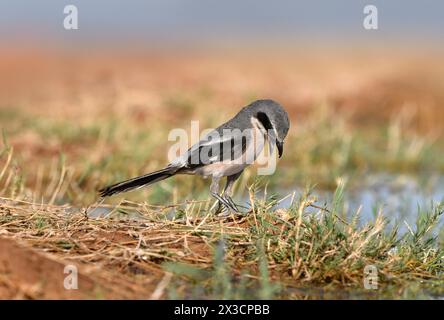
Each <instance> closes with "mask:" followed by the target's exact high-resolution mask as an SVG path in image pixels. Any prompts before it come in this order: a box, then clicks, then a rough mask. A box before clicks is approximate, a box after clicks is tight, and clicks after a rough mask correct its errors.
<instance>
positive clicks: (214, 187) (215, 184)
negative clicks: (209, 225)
mask: <svg viewBox="0 0 444 320" xmlns="http://www.w3.org/2000/svg"><path fill="white" fill-rule="evenodd" d="M219 180H220V178H219V177H214V176H213V180H212V181H211V186H210V193H211V195H212V196H213V197H214V198H216V200H217V201H218V203H219V207H218V208H217V212H218V211H219V210H220V209H221V208H220V207H221V205H222V206H223V207H225V209H230V210H233V211H236V209H234V208H232V206H231V204H230V203H229V202H228V201H227V200H225V199H224V198H222V197H221V196H220V195H219ZM222 211H226V210H224V208H222Z"/></svg>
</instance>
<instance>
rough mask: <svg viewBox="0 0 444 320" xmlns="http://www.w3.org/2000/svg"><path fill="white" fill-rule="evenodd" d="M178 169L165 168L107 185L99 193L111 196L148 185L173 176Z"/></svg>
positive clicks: (103, 195)
mask: <svg viewBox="0 0 444 320" xmlns="http://www.w3.org/2000/svg"><path fill="white" fill-rule="evenodd" d="M176 171H177V169H176V168H165V169H162V170H159V171H155V172H151V173H148V174H146V175H143V176H140V177H136V178H133V179H129V180H125V181H122V182H119V183H116V184H113V185H111V186H107V187H105V188H103V189H100V190H99V194H100V196H101V197H109V196H112V195H114V194H116V193H121V192H126V191H130V190H133V189H137V188H140V187H143V186H148V185H150V184H153V183H155V182H158V181H161V180H164V179H166V178H169V177H171V176H173V175H174V174H175V173H176Z"/></svg>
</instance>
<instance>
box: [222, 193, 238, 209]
mask: <svg viewBox="0 0 444 320" xmlns="http://www.w3.org/2000/svg"><path fill="white" fill-rule="evenodd" d="M224 199H225V200H226V201H227V202H228V203H229V204H230V207H231V208H232V209H234V211H235V212H237V213H240V210H239V207H238V205H237V204H236V203H235V202H234V201H233V199H232V198H231V197H230V196H225V197H224Z"/></svg>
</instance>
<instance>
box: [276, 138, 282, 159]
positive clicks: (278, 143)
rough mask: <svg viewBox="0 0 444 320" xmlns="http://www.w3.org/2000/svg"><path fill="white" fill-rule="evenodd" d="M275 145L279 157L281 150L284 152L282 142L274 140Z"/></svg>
mask: <svg viewBox="0 0 444 320" xmlns="http://www.w3.org/2000/svg"><path fill="white" fill-rule="evenodd" d="M276 147H277V149H278V154H279V158H280V157H282V152H284V142H280V141H278V140H276Z"/></svg>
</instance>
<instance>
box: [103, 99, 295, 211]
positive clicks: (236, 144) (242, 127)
mask: <svg viewBox="0 0 444 320" xmlns="http://www.w3.org/2000/svg"><path fill="white" fill-rule="evenodd" d="M289 128H290V122H289V119H288V114H287V112H286V111H285V110H284V109H283V108H282V106H281V105H280V104H279V103H277V102H275V101H273V100H257V101H254V102H253V103H251V104H249V105H248V106H246V107H244V108H242V110H241V111H239V113H238V114H237V115H236V116H235V117H234V118H232V119H231V120H229V121H227V122H226V123H224V124H222V125H221V126H220V127H218V128H216V129H214V130H212V131H211V132H210V133H208V134H207V135H205V137H204V138H203V139H201V140H200V141H199V142H197V143H196V144H194V145H193V146H192V147H191V148H190V149H188V151H187V152H185V153H184V154H182V155H180V156H179V157H177V158H176V159H174V160H173V161H171V163H170V164H168V165H167V166H166V167H165V168H163V169H161V170H158V171H155V172H152V173H148V174H146V175H143V176H140V177H136V178H133V179H130V180H126V181H123V182H119V183H116V184H113V185H111V186H108V187H106V188H103V189H101V190H99V193H100V196H102V197H107V196H111V195H114V194H116V193H120V192H126V191H130V190H133V189H136V188H141V187H143V186H148V185H151V184H153V183H155V182H158V181H161V180H164V179H166V178H169V177H171V176H174V175H176V174H191V175H200V176H204V177H211V178H212V182H211V186H210V192H211V195H212V196H213V197H214V198H216V199H217V201H218V203H219V208H220V206H222V209H223V210H225V211H226V210H232V211H235V212H239V209H238V206H237V205H236V204H235V203H234V201H233V200H232V199H231V194H232V187H233V184H234V182H235V181H236V179H237V178H239V176H240V175H241V174H242V172H243V170H244V169H245V167H247V166H248V165H250V164H251V163H252V162H254V160H255V159H256V158H257V157H258V155H259V154H260V153H261V152H262V150H263V148H264V145H265V141H268V144H269V148H270V149H269V150H270V152H269V155H271V153H272V150H273V147H274V145H276V147H277V149H278V153H279V158H280V157H281V156H282V152H283V145H284V139H285V137H286V136H287V133H288V130H289ZM222 177H227V183H226V186H225V189H224V191H223V193H222V194H219V181H220V179H221V178H222Z"/></svg>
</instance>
